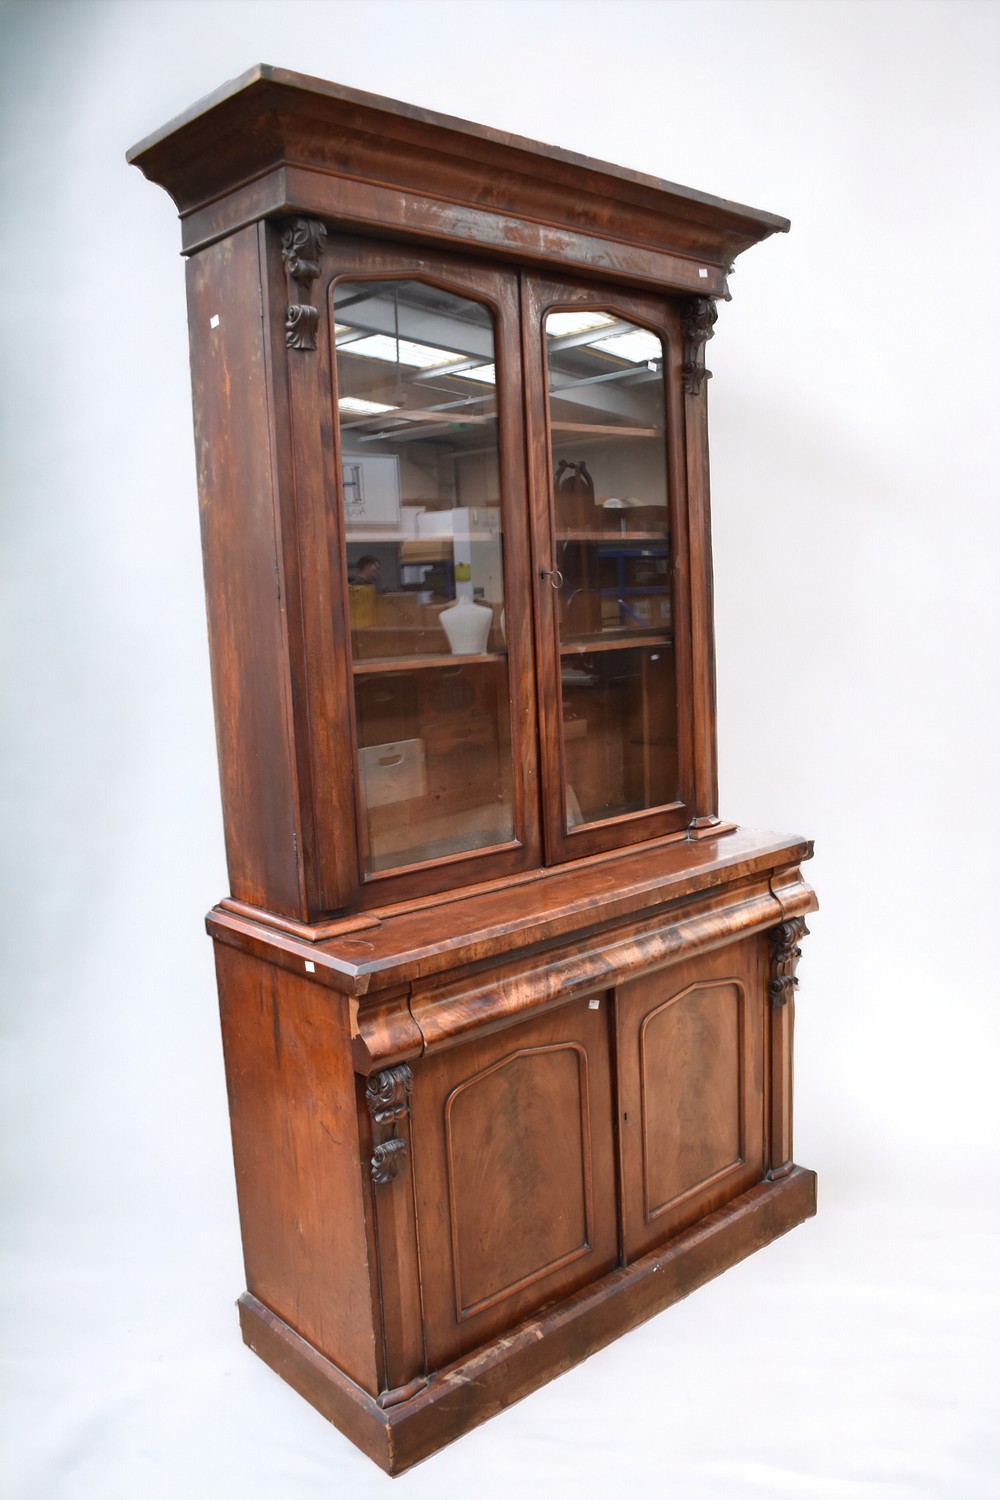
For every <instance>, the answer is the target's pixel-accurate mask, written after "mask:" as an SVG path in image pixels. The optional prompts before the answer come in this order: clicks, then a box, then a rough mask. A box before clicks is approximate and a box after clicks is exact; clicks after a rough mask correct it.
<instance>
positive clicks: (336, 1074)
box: [216, 944, 378, 1394]
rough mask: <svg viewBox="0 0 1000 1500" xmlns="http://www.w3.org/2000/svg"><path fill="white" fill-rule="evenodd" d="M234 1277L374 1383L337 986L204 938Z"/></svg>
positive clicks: (370, 1387)
mask: <svg viewBox="0 0 1000 1500" xmlns="http://www.w3.org/2000/svg"><path fill="white" fill-rule="evenodd" d="M216 969H217V972H218V977H219V1006H220V1011H221V1016H222V1039H223V1046H224V1049H225V1056H226V1077H227V1082H228V1087H229V1112H230V1120H231V1124H232V1133H233V1155H234V1158H235V1163H236V1190H237V1195H238V1198H239V1205H240V1224H241V1228H242V1232H243V1255H244V1261H245V1264H246V1276H247V1288H248V1290H249V1291H250V1292H251V1293H252V1294H253V1295H254V1296H255V1297H256V1298H257V1299H258V1300H259V1301H260V1302H262V1303H264V1305H265V1306H266V1307H269V1308H270V1309H271V1310H272V1312H275V1313H277V1315H278V1316H279V1317H280V1318H281V1319H282V1320H283V1321H284V1322H285V1323H287V1324H288V1325H289V1327H290V1328H293V1329H294V1330H295V1332H296V1333H298V1334H300V1335H301V1336H302V1337H303V1338H304V1339H307V1340H308V1342H309V1343H310V1344H312V1345H313V1346H314V1347H315V1348H316V1349H318V1350H319V1351H320V1353H322V1354H324V1355H326V1357H327V1358H328V1359H330V1360H332V1361H333V1362H334V1364H336V1365H337V1366H338V1367H339V1368H340V1369H341V1370H343V1371H344V1373H345V1374H346V1375H348V1376H350V1378H351V1379H352V1380H353V1381H355V1382H356V1383H357V1384H358V1385H360V1386H361V1387H363V1389H365V1390H367V1391H369V1392H370V1393H371V1394H374V1393H375V1392H376V1391H377V1389H378V1384H377V1374H376V1355H375V1334H374V1328H373V1309H372V1287H371V1277H370V1274H369V1260H368V1248H367V1240H366V1234H365V1224H364V1204H363V1197H362V1186H361V1165H360V1154H361V1143H360V1140H359V1135H358V1117H357V1102H356V1092H355V1079H354V1073H353V1069H352V1067H351V1061H350V1031H349V1026H348V1024H347V1019H346V1016H345V1015H344V1013H343V1009H342V1003H343V1002H342V1001H341V999H340V997H338V996H336V995H333V994H332V993H331V992H330V991H329V990H326V989H323V988H322V987H320V986H319V985H314V984H311V983H309V982H308V981H307V980H305V979H304V978H300V977H299V976H298V975H295V974H290V973H288V972H287V971H286V970H283V969H277V968H275V967H273V966H272V965H270V964H265V963H262V962H260V961H259V960H258V959H255V958H252V957H250V956H249V955H247V954H243V953H239V952H237V951H236V950H235V949H233V948H229V947H226V946H224V945H222V944H216Z"/></svg>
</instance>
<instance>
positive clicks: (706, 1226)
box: [130, 67, 815, 1472]
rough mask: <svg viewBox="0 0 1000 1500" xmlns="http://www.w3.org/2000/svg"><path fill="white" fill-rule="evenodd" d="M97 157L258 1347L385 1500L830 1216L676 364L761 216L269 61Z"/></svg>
mask: <svg viewBox="0 0 1000 1500" xmlns="http://www.w3.org/2000/svg"><path fill="white" fill-rule="evenodd" d="M130 160H131V161H133V162H134V163H135V164H136V165H137V166H139V167H140V168H141V169H142V171H143V172H144V173H145V174H146V176H147V177H149V178H150V179H152V180H153V181H154V182H157V183H159V184H161V185H162V186H163V187H164V188H166V189H167V191H168V192H169V193H170V194H171V196H172V197H173V199H174V201H175V203H176V205H177V207H178V210H179V212H180V217H181V222H182V227H183V249H184V253H185V255H186V256H187V277H188V302H189V312H190V338H191V368H192V377H193V383H194V410H195V433H196V446H197V462H198V474H199V491H200V501H201V517H202V527H203V537H204V554H205V578H206V587H207V596H208V618H209V634H210V646H211V658H212V672H213V684H214V695H215V708H216V721H217V729H218V746H219V760H220V766H221V780H222V798H223V808H224V816H225V830H226V849H227V858H228V867H229V878H230V884H231V894H230V895H229V896H228V897H226V898H225V899H224V900H222V901H220V903H219V905H218V906H217V907H216V908H215V909H214V910H213V911H212V912H211V914H210V915H209V918H208V929H209V932H210V933H211V936H212V938H213V939H214V942H215V952H216V957H217V967H218V979H219V996H220V1004H221V1011H222V1030H223V1039H224V1047H225V1059H226V1070H227V1078H228V1087H229V1101H230V1112H231V1118H232V1133H233V1148H234V1153H235V1161H236V1177H237V1186H238V1194H239V1207H240V1217H241V1223H242V1233H243V1245H244V1252H245V1260H246V1281H247V1288H248V1290H247V1291H246V1293H245V1294H244V1296H243V1297H241V1299H240V1317H241V1321H242V1327H243V1336H244V1338H245V1339H246V1341H247V1343H248V1344H249V1345H250V1346H251V1348H253V1349H254V1350H255V1351H256V1352H257V1353H258V1354H259V1355H260V1356H261V1358H262V1359H264V1360H265V1361H266V1362H267V1363H268V1364H269V1365H271V1366H272V1367H273V1368H274V1369H275V1370H277V1371H278V1372H279V1374H281V1375H282V1376H283V1377H284V1378H285V1379H286V1380H287V1381H289V1382H290V1383H291V1384H292V1385H293V1386H294V1387H295V1388H296V1389H297V1390H299V1391H300V1392H301V1393H302V1394H303V1395H304V1396H305V1397H306V1398H307V1399H308V1400H309V1401H311V1402H312V1403H313V1404H314V1405H315V1406H316V1407H318V1408H319V1410H320V1411H321V1412H323V1413H324V1414H325V1415H326V1416H327V1417H329V1418H330V1419H331V1420H332V1421H333V1422H334V1423H336V1425H337V1426H338V1427H339V1428H341V1430H342V1431H343V1432H344V1433H346V1434H347V1436H348V1437H350V1438H351V1439H353V1441H354V1442H355V1443H357V1444H359V1445H360V1447H362V1448H363V1449H364V1450H365V1451H366V1452H367V1453H369V1454H370V1455H371V1457H372V1458H374V1459H375V1460H376V1461H377V1462H378V1463H379V1464H381V1465H382V1466H383V1467H384V1468H386V1469H387V1470H389V1471H390V1472H399V1471H400V1470H402V1469H405V1468H406V1467H407V1466H408V1465H410V1464H413V1463H415V1462H416V1461H418V1460H419V1459H421V1458H423V1457H425V1456H426V1455H428V1454H429V1453H431V1452H433V1451H434V1450H435V1449H437V1448H439V1447H440V1446H441V1445H442V1444H444V1443H446V1442H448V1441H449V1440H450V1439H452V1438H454V1437H455V1436H457V1435H458V1434H459V1433H461V1432H463V1431H465V1430H466V1429H468V1428H469V1427H471V1426H473V1425H474V1424H475V1423H477V1422H480V1421H482V1420H483V1419H484V1418H485V1417H487V1416H489V1415H490V1414H491V1413H493V1412H496V1411H498V1410H499V1409H501V1408H502V1407H504V1406H506V1405H508V1404H509V1403H511V1402H513V1401H515V1400H517V1399H518V1398H519V1397H520V1396H522V1395H524V1394H525V1393H526V1392H528V1391H530V1390H532V1389H533V1388H535V1387H537V1386H538V1385H540V1384H541V1383H543V1382H544V1381H546V1380H548V1379H549V1378H551V1377H552V1376H553V1375H555V1374H557V1373H558V1372H559V1371H561V1370H563V1369H565V1368H567V1367H568V1366H570V1365H572V1364H573V1363H574V1362H575V1361H578V1360H580V1359H583V1358H584V1357H585V1356H587V1355H588V1354H590V1353H591V1352H592V1351H594V1350H595V1349H597V1348H599V1347H600V1346H602V1345H603V1344H605V1343H607V1342H609V1341H610V1340H611V1339H613V1338H614V1337H616V1336H617V1335H618V1334H620V1333H622V1332H623V1331H624V1330H626V1329H628V1328H630V1327H633V1326H634V1325H635V1324H636V1323H638V1322H640V1321H641V1320H642V1319H644V1318H647V1317H649V1316H650V1315H651V1314H652V1313H654V1312H656V1311H657V1310H658V1309H660V1308H662V1307H664V1306H666V1305H667V1304H669V1303H671V1302H673V1301H675V1300H676V1299H677V1298H679V1297H682V1296H684V1295H685V1294H686V1293H687V1292H689V1291H691V1290H692V1289H693V1288H694V1287H696V1286H698V1285H699V1284H700V1283H702V1282H704V1281H706V1280H707V1279H708V1278H709V1277H711V1276H714V1275H716V1274H717V1273H718V1272H720V1271H722V1270H723V1269H725V1268H726V1267H727V1266H729V1265H732V1264H733V1263H734V1262H736V1261H738V1260H739V1259H740V1258H742V1257H743V1256H745V1255H747V1254H748V1253H750V1252H751V1251H753V1250H755V1249H757V1248H758V1247H759V1246H762V1245H764V1244H765V1243H766V1242H767V1241H769V1240H771V1239H773V1238H774V1237H775V1236H776V1235H778V1234H780V1233H782V1232H783V1231H785V1230H786V1229H788V1228H790V1227H791V1226H792V1225H794V1224H796V1223H798V1222H800V1221H801V1220H802V1219H804V1218H806V1217H807V1216H808V1215H810V1214H811V1213H813V1212H814V1209H815V1178H814V1175H813V1173H811V1172H809V1171H807V1170H804V1169H803V1168H801V1167H798V1166H795V1165H794V1164H793V1161H792V1137H791V1127H792V1021H793V990H794V986H795V982H796V981H795V963H796V959H797V957H798V947H797V944H798V941H799V939H800V937H801V935H802V934H803V933H804V931H805V925H804V920H803V918H804V915H805V914H806V913H807V912H809V911H810V910H812V909H813V908H814V907H815V898H814V896H813V893H812V891H811V890H810V889H809V887H808V886H807V885H806V884H805V883H804V882H803V880H802V878H801V875H800V871H799V866H800V863H801V862H802V861H803V860H804V859H806V858H808V857H809V855H810V854H811V852H812V851H811V846H810V844H809V843H807V842H805V841H803V840H802V839H799V838H787V837H779V836H775V835H768V834H760V833H755V832H749V831H746V830H743V829H740V828H738V827H736V826H735V825H733V824H731V823H725V822H723V821H721V820H720V817H719V815H718V810H717V789H716V740H715V705H714V668H713V625H712V581H711V555H710V535H709V498H708V452H707V422H706V377H707V374H708V371H707V370H706V369H705V361H704V351H705V343H706V340H707V339H708V338H710V337H711V335H712V325H713V323H714V322H715V316H716V302H717V300H718V299H719V298H724V297H726V295H727V291H726V274H727V270H728V268H729V266H730V264H731V262H732V260H733V258H734V256H736V255H737V254H739V253H740V252H741V251H743V250H745V249H746V248H748V247H749V246H750V245H753V244H754V243H756V242H757V241H759V240H762V239H764V238H765V237H766V236H768V235H770V234H773V233H774V232H775V231H780V230H784V229H786V228H787V227H788V226H787V223H786V222H785V220H783V219H780V218H777V217H775V216H774V215H772V214H767V213H760V212H757V211H755V210H753V209H749V208H743V207H740V206H738V205H735V204H732V203H727V202H724V201H722V200H720V199H717V198H713V197H710V196H708V195H706V194H704V193H699V192H693V191H691V190H689V189H687V188H681V187H677V186H674V185H672V184H670V183H666V182H662V181H659V180H657V179H654V178H651V177H646V176H642V175H640V174H638V173H635V172H630V171H626V170H623V169H621V168H619V167H613V166H608V165H606V164H604V163H602V162H597V161H591V160H588V159H586V158H582V157H578V156H574V155H572V154H571V153H569V152H566V151H560V150H554V149H551V148H548V147H543V146H539V145H537V144H535V143H533V142H531V141H526V140H521V139H518V138H516V137H513V136H508V135H504V134H501V133H499V132H497V131H494V130H487V129H482V128H480V127H477V126H472V125H469V124H466V123H464V122H462V121H460V120H454V119H449V118H447V117H444V116H441V115H436V114H431V113H429V112H427V111H424V110H421V109H415V108H411V107H410V106H408V105H402V104H398V103H395V102H393V101H391V100H386V99H381V98H377V97H374V96H371V95H367V94H361V93H357V92H355V91H354V90H352V89H347V88H342V87H339V86H337V85H334V84H328V83H324V82H320V81H318V80H316V79H311V78H304V77H300V76H298V75H295V74H291V73H286V72H282V71H280V70H278V69H275V68H270V67H258V68H254V69H253V70H252V71H251V72H249V73H247V74H245V75H244V76H243V77H241V78H239V79H238V80H236V82H234V83H230V84H228V85H226V86H225V87H224V88H222V89H221V90H220V91H219V92H218V93H216V94H215V95H213V96H212V97H211V98H209V99H208V100H206V101H204V102H203V103H201V104H199V105H196V106H195V107H194V108H193V109H192V110H191V111H189V112H188V113H187V114H186V115H184V116H183V117H182V118H180V119H179V120H176V121H174V122H173V123H172V124H170V125H168V126H167V127H165V128H164V129H163V130H161V131H159V132H158V133H157V134H155V135H153V136H151V137H149V138H148V139H147V140H145V141H143V142H142V143H141V144H140V145H139V146H137V147H135V149H134V150H133V151H132V152H131V153H130Z"/></svg>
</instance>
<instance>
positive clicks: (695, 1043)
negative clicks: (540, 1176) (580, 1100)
mask: <svg viewBox="0 0 1000 1500" xmlns="http://www.w3.org/2000/svg"><path fill="white" fill-rule="evenodd" d="M765 1005H766V983H765V962H764V939H763V938H762V937H752V938H747V939H744V940H743V941H742V942H738V943H732V944H730V945H729V946H727V947H725V948H720V949H718V950H716V951H715V952H713V953H708V954H705V955H703V956H701V957H698V958H693V959H689V960H687V961H685V962H683V963H679V964H674V965H673V966H672V967H670V968H667V969H659V970H657V971H656V972H655V973H652V974H647V975H643V976H641V977H640V978H638V979H633V980H629V981H628V982H627V983H626V984H623V985H621V986H620V987H619V989H618V1067H619V1077H620V1080H621V1094H620V1100H619V1104H620V1110H621V1130H622V1177H623V1184H624V1241H625V1255H626V1259H627V1260H630V1261H631V1260H635V1259H636V1258H637V1257H638V1256H641V1255H643V1254H644V1253H645V1252H646V1251H647V1250H650V1249H652V1248H653V1247H654V1246H655V1245H657V1244H660V1243H661V1242H662V1241H664V1240H666V1239H668V1238H670V1236H671V1235H674V1234H677V1233H679V1232H680V1231H681V1230H682V1229H685V1228H687V1227H688V1226H689V1225H691V1224H694V1223H695V1222H697V1220H699V1219H701V1218H702V1217H704V1215H705V1214H708V1213H712V1212H714V1210H715V1209H717V1208H721V1206H722V1205H723V1204H724V1203H727V1202H728V1201H729V1200H730V1199H731V1198H735V1197H736V1196H738V1194H740V1193H742V1192H745V1191H746V1190H747V1188H749V1187H752V1186H753V1184H754V1183H756V1182H759V1181H760V1180H761V1178H762V1177H763V1175H764V1169H765V1161H764V1150H765V1138H764V1027H765V1021H766V1016H765Z"/></svg>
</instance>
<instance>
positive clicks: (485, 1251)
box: [412, 997, 618, 1368]
mask: <svg viewBox="0 0 1000 1500" xmlns="http://www.w3.org/2000/svg"><path fill="white" fill-rule="evenodd" d="M609 1025H610V1016H609V1007H608V1002H607V999H606V997H604V998H601V999H599V1000H598V1001H597V1003H596V1005H595V1004H594V1003H593V1002H590V1001H588V1000H578V1001H574V1002H571V1003H570V1004H567V1005H565V1006H562V1007H561V1008H559V1009H558V1010H556V1011H554V1012H552V1013H551V1014H548V1015H545V1016H543V1017H540V1018H539V1019H537V1020H535V1021H532V1022H529V1023H527V1024H526V1025H523V1026H519V1027H516V1028H514V1029H512V1030H507V1031H504V1032H500V1033H497V1034H495V1035H494V1036H490V1037H485V1038H483V1039H482V1040H481V1041H477V1042H470V1043H469V1044H467V1045H465V1046H462V1047H456V1048H454V1049H452V1050H450V1051H447V1052H444V1053H442V1054H441V1055H440V1056H438V1057H435V1058H427V1059H425V1060H424V1061H423V1062H422V1063H421V1065H420V1067H419V1070H417V1069H415V1070H414V1072H415V1077H414V1088H413V1099H412V1140H413V1169H414V1182H415V1190H416V1202H417V1223H418V1233H419V1242H420V1262H421V1284H422V1292H423V1299H424V1312H425V1319H426V1323H425V1334H426V1342H427V1357H428V1362H429V1365H430V1367H431V1368H438V1367H440V1366H441V1365H442V1364H445V1363H447V1362H448V1361H449V1360H451V1359H454V1358H455V1357H456V1356H457V1355H459V1354H461V1353H463V1352H465V1351H466V1350H469V1349H472V1348H475V1347H476V1345H478V1344H480V1343H482V1342H484V1341H485V1340H486V1339H488V1338H490V1337H492V1336H493V1335H495V1334H496V1333H498V1332H500V1331H502V1330H503V1329H506V1328H509V1327H512V1326H513V1325H514V1324H516V1323H518V1322H519V1321H521V1320H522V1319H523V1318H525V1317H527V1316H529V1315H530V1314H531V1313H532V1312H533V1311H535V1310H536V1309H537V1308H539V1307H540V1306H542V1304H543V1303H547V1302H550V1301H552V1300H553V1299H554V1298H557V1297H563V1296H566V1295H567V1294H568V1293H570V1292H571V1291H573V1290H575V1289H576V1288H577V1287H579V1286H582V1285H585V1284H586V1283H588V1282H590V1281H593V1280H594V1279H595V1278H596V1277H598V1276H600V1275H602V1274H603V1273H604V1272H605V1271H606V1270H608V1269H610V1267H611V1266H612V1265H614V1264H615V1262H616V1260H617V1248H618V1247H617V1228H616V1210H615V1175H614V1147H613V1141H614V1123H613V1106H612V1089H611V1076H610V1037H609Z"/></svg>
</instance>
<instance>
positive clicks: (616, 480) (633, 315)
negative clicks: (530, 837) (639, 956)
mask: <svg viewBox="0 0 1000 1500" xmlns="http://www.w3.org/2000/svg"><path fill="white" fill-rule="evenodd" d="M522 287H523V297H524V330H525V332H524V347H525V364H526V368H527V389H528V392H529V404H528V434H529V447H530V453H531V479H532V489H533V518H534V531H535V541H536V554H535V579H534V583H535V593H536V605H537V632H538V633H537V651H538V659H539V672H540V694H539V717H540V725H541V745H542V783H543V788H544V799H543V800H544V813H543V817H544V833H545V845H546V852H547V856H548V858H549V860H550V861H558V860H565V859H570V858H574V857H577V856H579V855H583V854H591V853H595V852H597V851H600V850H604V849H609V848H615V847H620V846H622V845H627V844H631V843H636V842H639V841H641V840H644V839H650V838H654V837H659V836H662V835H664V834H667V833H671V832H676V831H679V830H681V829H683V828H684V827H685V825H686V824H687V822H688V819H689V811H688V808H689V804H690V801H691V796H690V787H689V781H690V765H691V751H690V737H691V726H690V722H689V718H690V716H689V711H688V708H687V705H688V704H689V703H690V701H691V693H690V668H689V660H690V653H689V641H688V603H687V579H686V572H685V567H684V563H685V559H686V555H687V546H686V534H685V518H684V511H683V507H682V505H681V497H682V495H683V493H684V452H683V437H682V433H683V422H682V412H681V409H680V402H681V368H680V361H681V355H680V352H679V351H680V339H679V336H678V317H677V313H676V310H675V309H674V308H673V307H672V306H671V305H670V304H669V303H667V302H666V301H664V300H661V299H658V298H653V297H647V296H640V295H628V294H624V293H619V292H615V293H613V294H610V295H609V293H608V292H607V291H605V290H602V289H599V288H589V289H587V288H581V287H579V286H576V285H573V284H571V283H561V282H557V281H541V280H539V279H536V278H533V277H525V278H523V280H522Z"/></svg>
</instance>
